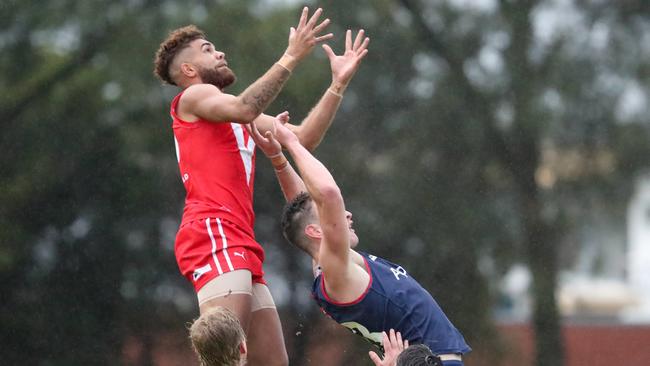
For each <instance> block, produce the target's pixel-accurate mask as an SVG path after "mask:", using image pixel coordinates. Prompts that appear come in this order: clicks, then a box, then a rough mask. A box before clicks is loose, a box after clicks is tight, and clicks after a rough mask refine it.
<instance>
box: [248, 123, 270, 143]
mask: <svg viewBox="0 0 650 366" xmlns="http://www.w3.org/2000/svg"><path fill="white" fill-rule="evenodd" d="M251 130H252V131H253V135H254V136H255V138H257V139H258V140H261V141H263V142H266V139H265V138H264V136H262V134H261V133H260V130H259V129H258V128H257V124H255V123H251Z"/></svg>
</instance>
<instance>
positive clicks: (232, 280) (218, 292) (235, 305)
mask: <svg viewBox="0 0 650 366" xmlns="http://www.w3.org/2000/svg"><path fill="white" fill-rule="evenodd" d="M197 297H198V300H199V309H200V311H201V314H203V313H205V312H206V311H209V310H210V309H212V308H215V307H217V306H223V307H225V308H228V309H229V310H231V311H232V312H234V313H235V315H237V318H238V319H239V322H240V324H241V326H242V328H243V329H244V331H246V330H247V329H248V326H249V324H250V320H251V311H252V309H253V284H252V280H251V273H250V271H248V270H235V271H232V272H228V273H224V274H222V275H220V276H218V277H215V278H214V279H212V280H210V282H208V283H206V284H205V286H203V287H202V288H201V289H200V290H199V291H198V293H197Z"/></svg>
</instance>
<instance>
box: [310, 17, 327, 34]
mask: <svg viewBox="0 0 650 366" xmlns="http://www.w3.org/2000/svg"><path fill="white" fill-rule="evenodd" d="M328 25H330V18H327V19H325V20H323V21H322V22H321V23H320V24H319V25H317V26H315V27H314V34H318V33H320V32H321V31H322V30H323V29H325V28H326V27H327V26H328Z"/></svg>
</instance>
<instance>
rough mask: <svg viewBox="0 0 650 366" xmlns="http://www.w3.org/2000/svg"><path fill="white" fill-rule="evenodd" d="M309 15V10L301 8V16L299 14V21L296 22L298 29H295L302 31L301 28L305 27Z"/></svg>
mask: <svg viewBox="0 0 650 366" xmlns="http://www.w3.org/2000/svg"><path fill="white" fill-rule="evenodd" d="M308 15H309V8H308V7H306V6H305V7H304V8H302V14H300V20H299V21H298V27H296V28H297V29H302V27H304V26H305V23H307V16H308Z"/></svg>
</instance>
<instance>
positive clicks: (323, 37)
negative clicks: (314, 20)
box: [315, 33, 334, 43]
mask: <svg viewBox="0 0 650 366" xmlns="http://www.w3.org/2000/svg"><path fill="white" fill-rule="evenodd" d="M333 37H334V34H333V33H327V34H326V35H324V36H320V37H316V39H315V41H316V43H318V42H322V41H327V40H328V39H332V38H333Z"/></svg>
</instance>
